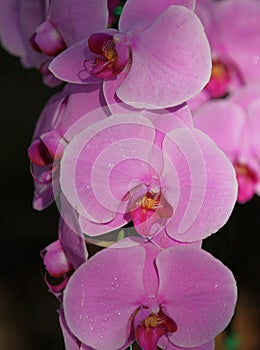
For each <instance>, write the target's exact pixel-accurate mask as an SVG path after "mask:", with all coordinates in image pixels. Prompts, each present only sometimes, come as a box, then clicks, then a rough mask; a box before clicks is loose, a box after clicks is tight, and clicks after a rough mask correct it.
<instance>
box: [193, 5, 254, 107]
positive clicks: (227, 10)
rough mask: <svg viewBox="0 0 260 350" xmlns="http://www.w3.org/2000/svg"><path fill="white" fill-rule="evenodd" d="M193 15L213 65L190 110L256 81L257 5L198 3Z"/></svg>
mask: <svg viewBox="0 0 260 350" xmlns="http://www.w3.org/2000/svg"><path fill="white" fill-rule="evenodd" d="M195 12H196V13H197V14H198V16H199V17H200V19H201V21H202V23H203V25H204V27H205V32H206V34H207V36H208V39H209V42H210V46H211V50H212V63H213V64H212V73H211V78H210V81H209V83H208V84H207V85H206V87H205V88H204V90H203V91H202V93H200V94H199V96H196V97H195V98H194V99H192V100H191V101H189V105H190V107H191V108H192V109H194V108H196V107H197V106H198V105H200V104H201V103H203V102H205V101H206V100H208V99H210V98H219V97H223V96H225V95H226V94H228V93H230V92H233V91H235V90H236V89H237V88H239V87H240V86H243V85H245V84H251V83H258V82H259V80H260V55H259V52H260V41H259V33H260V22H259V16H260V2H259V1H258V0H252V1H248V2H247V1H244V0H227V1H213V0H198V1H197V3H196V11H195ZM234 14H235V17H236V19H235V20H234Z"/></svg>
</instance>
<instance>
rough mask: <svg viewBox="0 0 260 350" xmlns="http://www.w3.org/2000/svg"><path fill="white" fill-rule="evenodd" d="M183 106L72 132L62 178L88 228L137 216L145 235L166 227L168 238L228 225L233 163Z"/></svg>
mask: <svg viewBox="0 0 260 350" xmlns="http://www.w3.org/2000/svg"><path fill="white" fill-rule="evenodd" d="M186 113H189V111H188V109H184V110H182V109H180V110H179V111H177V112H175V113H173V114H167V113H166V114H163V113H162V112H161V113H160V114H158V112H156V113H151V112H147V111H143V112H142V113H140V112H139V113H133V112H132V113H128V114H117V115H112V116H110V117H109V118H105V119H103V120H101V121H99V122H97V123H95V124H92V125H90V126H89V127H88V128H85V129H84V130H83V131H82V132H80V133H79V134H77V135H76V136H75V137H74V138H73V139H72V140H71V142H70V143H69V145H68V146H67V147H66V149H65V152H64V156H63V158H62V160H61V173H60V183H61V189H62V192H63V193H64V194H65V196H66V198H67V200H68V202H69V203H70V204H71V205H72V207H73V208H75V209H76V210H77V212H78V213H79V222H80V225H81V228H82V230H83V232H84V233H86V234H87V235H89V236H98V235H100V234H104V233H107V232H109V231H112V230H115V229H117V228H119V227H122V226H124V225H125V224H127V223H128V222H130V221H131V220H132V221H133V224H134V226H135V229H136V231H137V232H138V233H139V234H141V235H142V236H145V237H150V236H153V235H155V234H156V233H159V232H160V231H161V230H162V228H164V227H165V229H166V231H167V234H168V235H169V236H170V237H171V238H173V239H176V240H178V241H187V242H191V241H197V240H201V239H202V238H205V237H207V236H208V235H210V234H211V233H213V232H216V231H217V230H218V229H219V228H220V227H221V226H222V225H224V223H225V222H226V221H227V219H228V217H229V215H230V213H231V211H232V209H233V206H234V203H235V201H236V197H237V184H236V178H235V172H234V169H233V167H232V164H231V163H230V162H229V160H228V158H227V157H226V156H225V154H224V153H223V152H222V151H221V150H220V149H219V148H218V147H217V146H216V144H215V143H214V142H213V141H212V140H211V139H210V138H209V137H208V136H207V135H205V134H204V133H202V132H201V131H200V130H198V129H194V128H192V127H187V125H186V124H185V123H184V122H183V121H182V119H180V118H179V114H186ZM184 119H185V118H184ZM223 203H225V205H224V204H223Z"/></svg>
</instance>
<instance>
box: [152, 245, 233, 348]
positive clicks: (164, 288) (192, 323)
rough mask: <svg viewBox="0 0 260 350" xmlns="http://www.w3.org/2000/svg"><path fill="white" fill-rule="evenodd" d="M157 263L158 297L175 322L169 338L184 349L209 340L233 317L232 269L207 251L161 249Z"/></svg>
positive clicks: (174, 248)
mask: <svg viewBox="0 0 260 350" xmlns="http://www.w3.org/2000/svg"><path fill="white" fill-rule="evenodd" d="M156 265H157V268H158V273H159V279H160V287H159V291H158V295H157V299H158V300H160V301H161V303H162V304H163V306H164V307H163V311H164V312H165V313H166V314H167V315H168V316H169V317H171V318H172V319H173V320H174V321H175V322H176V324H177V331H176V332H175V333H173V334H170V335H169V339H170V341H171V342H172V343H173V344H175V345H177V346H180V347H185V348H187V347H191V348H192V347H195V346H200V345H202V344H204V343H206V342H209V341H211V340H212V339H213V338H214V337H215V336H216V335H217V334H218V333H220V332H221V331H222V330H223V329H224V328H225V327H226V326H227V324H228V323H229V321H230V319H231V317H232V316H233V312H234V307H235V303H236V284H235V280H234V277H233V275H232V273H231V271H230V270H229V269H228V268H227V267H225V266H224V265H223V264H222V263H221V262H220V261H219V260H217V259H215V258H213V257H212V256H211V255H210V254H209V253H207V252H205V251H203V250H200V249H197V248H192V247H189V248H187V247H172V248H169V249H166V250H163V251H162V252H161V253H159V255H158V256H157V258H156ZM194 267H196V268H194Z"/></svg>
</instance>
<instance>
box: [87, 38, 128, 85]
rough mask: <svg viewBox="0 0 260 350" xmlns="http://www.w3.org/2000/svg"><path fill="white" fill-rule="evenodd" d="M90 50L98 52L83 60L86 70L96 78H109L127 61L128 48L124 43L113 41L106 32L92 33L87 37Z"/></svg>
mask: <svg viewBox="0 0 260 350" xmlns="http://www.w3.org/2000/svg"><path fill="white" fill-rule="evenodd" d="M88 46H89V49H90V51H91V52H93V53H95V54H98V56H96V57H95V58H94V59H93V60H86V61H85V63H84V64H85V68H86V70H87V71H88V72H89V73H91V74H93V75H95V76H96V77H98V78H111V77H114V76H116V75H117V74H119V73H120V72H121V71H122V70H123V69H124V68H125V66H126V65H127V63H128V61H129V49H128V47H127V46H125V45H124V43H115V40H114V36H113V35H111V34H108V33H94V34H92V35H91V36H90V37H89V39H88Z"/></svg>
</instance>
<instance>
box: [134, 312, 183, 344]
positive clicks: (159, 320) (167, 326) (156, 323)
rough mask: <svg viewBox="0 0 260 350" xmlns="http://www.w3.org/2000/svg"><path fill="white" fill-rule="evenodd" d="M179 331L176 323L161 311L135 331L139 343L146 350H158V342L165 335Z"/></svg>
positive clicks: (140, 324) (152, 315)
mask: <svg viewBox="0 0 260 350" xmlns="http://www.w3.org/2000/svg"><path fill="white" fill-rule="evenodd" d="M176 331H177V325H176V323H175V322H174V321H173V320H172V319H171V318H170V317H168V316H166V315H165V313H164V312H163V311H162V310H161V309H160V311H159V312H158V313H157V314H153V313H152V314H150V315H149V316H148V317H146V319H145V320H143V321H142V322H140V323H139V325H138V326H137V328H136V330H135V336H136V339H137V341H138V343H139V344H140V345H141V347H142V349H144V350H156V349H157V343H158V340H159V339H160V338H161V337H162V336H163V335H165V334H168V333H174V332H176Z"/></svg>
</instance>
